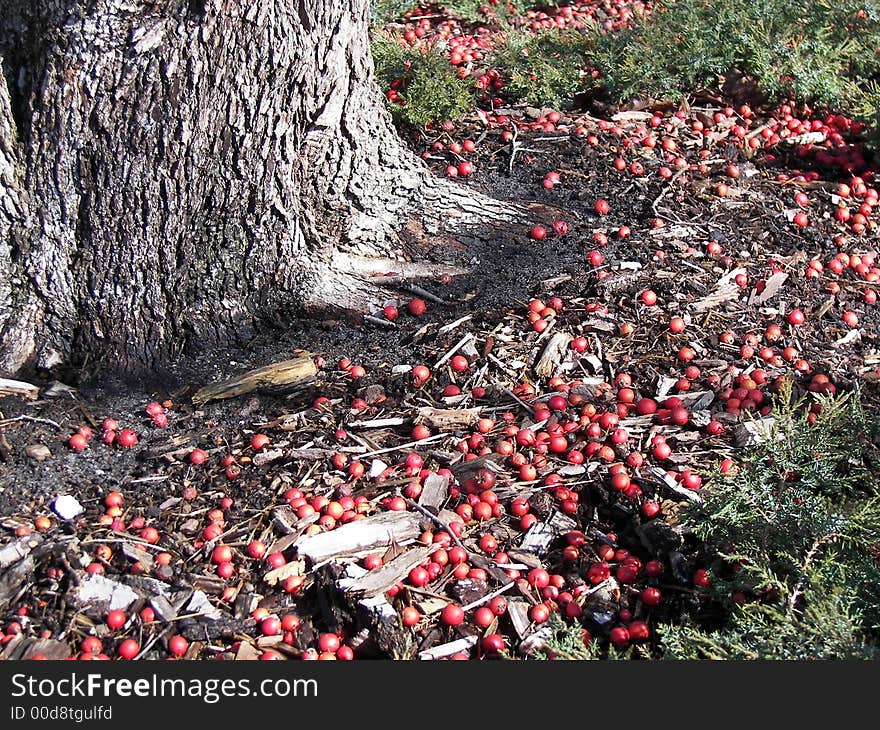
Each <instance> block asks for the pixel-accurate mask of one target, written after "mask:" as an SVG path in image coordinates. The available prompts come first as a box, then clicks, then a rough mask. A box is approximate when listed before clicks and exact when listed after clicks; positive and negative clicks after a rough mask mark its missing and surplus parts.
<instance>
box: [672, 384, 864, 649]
mask: <svg viewBox="0 0 880 730" xmlns="http://www.w3.org/2000/svg"><path fill="white" fill-rule="evenodd" d="M817 402H818V403H819V404H820V406H821V412H820V413H819V414H818V416H817V417H816V418H815V422H814V423H810V422H809V420H808V419H809V409H807V408H804V407H803V406H804V405H805V403H804V401H803V400H795V399H794V398H793V397H792V393H791V388H790V387H786V388H783V389H782V390H781V391H780V394H779V396H778V397H777V399H776V402H775V406H774V413H773V416H774V423H773V424H772V425H771V426H769V427H768V428H767V430H766V433H765V437H766V440H764V441H763V442H761V443H760V444H758V445H756V446H754V447H752V448H751V449H750V450H749V451H748V452H747V453H746V455H745V458H744V459H743V461H742V463H741V465H740V467H739V469H738V470H737V471H736V472H735V473H729V474H727V475H722V474H720V473H719V474H717V475H715V476H714V478H713V479H712V480H711V481H710V483H709V485H708V486H707V488H706V489H705V490H704V491H703V496H704V500H703V501H702V502H701V503H699V504H694V505H690V506H689V507H687V508H686V509H685V510H683V512H682V519H683V524H684V525H685V526H686V527H689V528H690V529H691V530H693V532H694V534H695V535H696V536H698V537H699V538H700V539H702V540H703V541H704V542H705V545H706V547H707V548H708V549H709V550H710V552H711V553H712V554H713V555H714V557H715V560H714V563H713V565H712V569H711V571H710V573H711V575H712V578H713V583H712V587H711V594H712V596H713V597H714V598H715V599H716V600H718V601H719V602H721V603H722V604H723V605H725V606H726V608H727V609H728V611H729V618H728V620H727V622H726V623H725V625H723V626H721V627H713V628H712V629H706V628H704V627H702V626H700V624H699V623H698V621H694V622H692V623H689V624H687V625H684V626H662V627H660V629H659V633H660V635H661V649H662V652H663V655H664V656H665V657H667V658H712V659H716V658H736V659H759V658H760V659H772V658H778V659H805V658H873V657H877V656H880V653H878V644H877V638H878V634H877V630H878V628H880V613H878V606H880V561H878V558H880V551H878V547H880V495H878V480H877V478H876V477H875V475H874V472H873V470H872V469H871V468H870V466H869V461H868V460H869V459H871V458H875V457H876V455H875V454H873V453H872V449H874V448H875V447H873V446H872V444H871V440H870V426H871V424H870V423H869V421H868V419H867V418H866V416H865V412H864V410H863V408H862V407H861V405H860V403H859V400H858V398H857V396H856V395H855V394H853V393H850V394H847V395H844V396H836V397H831V396H820V397H818V399H817Z"/></svg>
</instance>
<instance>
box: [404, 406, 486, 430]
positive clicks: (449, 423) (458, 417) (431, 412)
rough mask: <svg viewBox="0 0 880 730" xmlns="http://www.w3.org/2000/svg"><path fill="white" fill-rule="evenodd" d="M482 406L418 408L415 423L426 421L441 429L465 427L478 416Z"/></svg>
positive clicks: (475, 420)
mask: <svg viewBox="0 0 880 730" xmlns="http://www.w3.org/2000/svg"><path fill="white" fill-rule="evenodd" d="M481 411H482V408H461V409H454V408H431V407H430V406H425V407H423V408H419V410H418V415H417V416H416V419H415V420H416V423H427V424H428V425H429V426H432V427H434V428H438V429H440V430H441V431H445V430H450V429H456V428H467V427H468V426H471V425H473V424H474V423H476V422H477V420H478V419H479V418H480V413H481Z"/></svg>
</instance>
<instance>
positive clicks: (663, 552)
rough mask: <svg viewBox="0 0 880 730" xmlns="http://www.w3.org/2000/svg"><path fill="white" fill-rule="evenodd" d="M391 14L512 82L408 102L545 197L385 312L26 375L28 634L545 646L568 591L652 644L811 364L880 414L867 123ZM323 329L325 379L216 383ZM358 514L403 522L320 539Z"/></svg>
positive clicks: (700, 588)
mask: <svg viewBox="0 0 880 730" xmlns="http://www.w3.org/2000/svg"><path fill="white" fill-rule="evenodd" d="M605 5H606V6H607V8H606V11H607V12H609V13H610V12H611V11H612V10H614V9H615V8H617V9H618V10H619V9H620V8H623V7H625V6H626V3H618V4H609V3H606V4H605ZM586 6H591V4H589V3H581V4H578V5H577V6H576V8H578V9H581V8H583V7H586ZM608 8H610V9H611V10H608ZM559 12H560V13H562V11H559ZM612 14H613V13H612ZM554 17H555V16H553V15H544V16H543V17H542V16H541V15H534V16H532V17H531V18H530V19H529V22H530V23H532V24H533V26H534V30H535V32H540V30H541V28H542V27H543V26H542V25H541V23H547V22H550V23H551V24H553V23H555V24H558V23H556V22H555V21H554V20H553V18H554ZM566 17H569V16H566ZM570 17H572V18H574V19H575V20H576V19H577V17H578V12H575V13H573V14H570ZM560 22H562V23H563V24H564V23H565V22H573V21H565V20H563V21H560ZM444 29H446V30H444ZM391 30H392V31H393V32H396V33H398V34H400V35H401V36H403V35H404V34H407V35H406V38H407V39H408V40H407V41H406V42H411V43H421V42H425V43H427V42H437V41H436V39H437V37H438V36H441V37H442V34H443V33H446V34H447V37H448V38H452V39H455V40H456V43H455V44H454V45H453V46H450V54H452V53H455V52H456V48H458V55H457V56H456V58H455V59H453V60H454V61H455V62H456V64H455V65H456V66H462V67H465V68H466V69H467V71H468V73H474V74H475V75H476V76H477V79H478V83H479V84H480V85H481V88H488V87H492V91H493V92H494V93H497V94H498V97H497V98H493V97H491V95H490V98H489V99H488V103H487V104H486V103H481V108H480V109H475V110H474V111H473V112H472V113H471V114H469V115H468V116H466V117H465V118H464V119H462V120H458V121H454V122H453V121H447V122H444V123H442V124H437V125H434V128H432V129H427V130H426V129H421V130H414V129H409V128H407V129H402V130H401V132H402V134H404V135H405V136H406V137H407V138H408V139H409V140H410V142H411V143H412V146H413V148H414V150H415V151H416V152H418V153H419V154H422V156H423V157H424V158H425V159H426V161H427V163H428V164H429V165H431V166H432V167H433V168H434V169H435V170H436V171H437V174H438V175H447V176H454V177H456V178H457V179H458V180H459V181H460V183H461V184H462V185H467V186H472V187H473V188H475V189H478V190H480V191H483V192H487V193H489V194H491V195H494V196H496V197H499V198H502V199H507V200H511V201H514V202H517V203H523V204H524V203H537V204H539V205H535V206H533V207H532V208H531V209H532V210H533V211H534V220H533V221H531V222H530V223H529V224H526V225H522V226H521V228H520V229H516V230H510V229H505V230H504V231H501V232H499V233H498V234H497V235H496V236H490V237H485V236H484V237H480V236H477V235H475V237H474V241H473V242H471V243H472V248H471V249H470V250H469V251H468V253H467V257H468V258H467V261H466V263H468V264H469V266H470V273H468V274H466V275H463V276H461V277H455V278H454V279H451V280H449V279H442V280H441V279H437V280H426V281H422V282H420V286H419V287H416V288H415V289H410V290H407V289H404V288H398V289H391V288H390V289H389V298H388V303H387V304H388V306H386V307H385V308H384V310H381V311H377V312H374V313H372V315H370V316H368V317H366V318H364V319H362V320H359V321H356V322H351V321H348V320H345V319H341V320H338V321H323V322H321V321H318V322H316V321H314V320H311V321H303V322H302V323H301V324H298V325H297V326H296V327H294V328H293V329H291V330H290V331H289V332H287V333H285V335H284V336H282V337H280V338H279V337H278V336H277V335H271V336H269V335H267V336H266V338H265V339H263V340H258V341H255V342H252V343H248V344H247V346H243V348H242V350H241V351H240V352H237V353H231V354H230V358H229V360H228V361H227V362H223V363H217V362H215V361H208V360H203V361H197V362H195V363H188V364H186V365H180V366H179V367H178V368H177V369H172V370H171V371H169V372H168V373H163V374H161V377H157V379H156V380H155V381H154V382H148V381H139V382H136V383H124V384H123V383H119V382H116V381H110V380H107V379H102V380H97V381H94V380H93V381H91V382H88V383H83V384H81V385H80V386H79V387H78V388H77V387H70V385H69V383H73V384H74V385H76V383H75V374H73V373H71V374H70V378H68V379H66V380H67V381H68V383H62V382H59V381H57V380H55V381H45V382H41V381H37V380H34V381H33V382H34V383H35V384H36V385H37V386H39V388H40V391H39V396H38V398H37V399H36V400H31V401H29V400H25V399H23V398H19V397H14V396H7V397H5V398H0V515H2V517H0V611H2V614H3V615H2V619H3V620H2V632H3V633H2V635H0V656H3V657H4V658H35V657H36V658H39V657H41V656H44V657H49V658H63V657H68V656H72V657H78V658H81V659H96V658H125V659H131V658H135V657H142V658H145V659H163V658H167V657H169V656H173V657H183V658H187V659H256V658H261V659H296V658H299V659H311V658H337V659H352V658H355V659H360V658H373V657H380V658H387V657H391V658H416V657H422V658H475V659H479V658H493V657H498V656H508V657H517V658H524V657H529V656H534V655H536V652H540V650H541V649H542V647H543V646H544V644H545V642H546V639H547V631H546V627H547V626H548V625H549V624H550V623H551V622H553V623H554V625H558V623H557V622H558V621H560V620H561V621H563V622H564V623H566V624H568V625H570V626H573V627H575V628H581V629H582V630H583V632H584V640H585V641H587V642H590V641H592V642H596V646H598V647H600V648H601V647H607V646H608V645H609V643H612V644H613V645H614V646H616V647H617V648H618V649H625V648H627V647H633V648H634V650H633V653H632V656H635V657H644V658H649V657H653V656H656V655H657V652H656V632H655V629H656V627H657V626H658V625H660V624H663V623H675V622H681V621H683V620H684V619H685V618H687V617H691V618H693V617H697V618H699V619H700V620H711V619H712V617H713V616H715V615H716V614H717V613H718V612H719V610H720V609H719V605H718V604H716V603H715V602H713V600H711V599H710V598H709V595H708V590H707V588H708V586H709V584H710V582H711V574H709V573H707V571H706V568H707V567H708V563H707V556H706V555H705V553H704V550H703V546H702V545H701V544H700V542H699V541H698V540H697V539H696V538H694V536H693V535H691V534H690V533H689V532H688V531H687V530H685V529H682V527H681V526H680V524H679V522H678V519H677V513H678V510H679V507H680V505H681V504H682V503H686V502H688V501H690V500H693V499H699V498H700V493H701V491H702V490H703V489H705V488H707V486H708V487H709V488H710V482H709V480H710V478H711V475H712V474H715V473H719V472H726V471H730V470H731V469H735V468H736V464H737V462H738V459H739V458H740V457H741V455H742V453H743V449H744V448H746V447H747V446H748V444H749V443H750V439H753V438H754V431H753V430H750V429H749V428H748V427H747V424H750V423H752V422H753V421H755V420H756V419H761V418H764V417H768V416H770V415H771V414H772V406H771V402H772V398H773V396H774V394H775V393H776V392H777V391H778V390H779V388H780V387H781V385H782V384H783V382H786V381H787V382H793V383H794V384H795V388H796V390H797V391H798V392H801V393H827V392H835V391H836V392H845V391H849V390H853V389H856V388H857V389H858V390H859V391H860V393H861V396H862V400H863V403H864V404H865V407H866V408H867V409H868V411H869V412H870V413H876V412H877V400H878V399H877V386H876V384H877V382H878V380H880V352H878V312H877V307H876V290H877V281H878V279H880V267H878V262H877V235H876V231H877V219H876V214H875V212H874V211H875V208H876V206H877V200H878V194H877V189H876V187H875V169H876V168H875V163H874V162H872V157H871V155H870V153H869V152H868V151H866V149H865V147H864V144H863V139H862V136H861V135H862V130H861V128H860V125H858V124H857V123H855V122H853V121H851V120H850V119H848V118H845V117H842V116H840V115H835V114H833V113H825V112H819V111H816V110H812V109H809V108H805V107H803V106H801V105H798V104H797V103H791V104H786V105H782V106H779V107H761V106H756V107H755V108H752V106H751V105H748V104H745V103H738V102H739V101H740V100H735V99H725V98H718V97H713V96H711V95H709V94H706V95H704V96H703V97H701V98H699V99H697V100H695V101H694V103H692V104H690V105H685V106H673V105H667V104H660V103H657V104H652V105H648V106H644V105H641V106H640V105H636V106H630V107H626V108H617V107H611V106H609V105H607V104H606V103H599V101H598V100H596V101H595V102H592V101H591V100H589V99H584V100H581V102H579V105H577V106H576V107H574V108H572V109H568V110H559V109H533V108H529V107H526V106H524V105H522V104H519V103H518V102H517V100H516V99H510V98H505V97H504V95H503V94H504V91H503V77H502V76H501V75H500V74H496V73H494V72H493V70H492V69H491V68H483V69H481V68H479V57H476V58H475V57H473V54H472V56H471V57H470V58H468V57H467V56H466V54H464V53H463V52H462V51H463V49H464V50H469V49H475V48H479V47H481V44H485V43H486V42H487V41H486V37H487V34H485V33H474V34H473V35H469V32H470V31H469V27H467V26H462V25H460V24H458V23H456V22H455V21H453V20H450V19H449V18H448V17H444V16H443V15H442V14H440V13H432V14H430V17H429V18H426V19H423V20H417V19H416V20H410V21H409V22H404V23H399V24H396V25H394V26H393V27H392V28H391ZM417 30H418V31H419V33H416V31H417ZM432 39H433V40H432ZM482 76H485V78H482ZM496 82H500V83H496ZM486 101H487V100H486V99H483V100H482V102H486ZM483 107H485V108H483ZM389 273H393V272H389ZM388 279H389V282H390V283H391V284H393V283H394V281H393V279H394V277H393V276H389V277H388ZM295 356H302V357H308V358H311V359H312V361H313V362H314V363H315V364H316V365H317V374H316V375H315V376H314V378H312V379H311V380H310V381H309V382H306V383H303V384H301V385H299V386H298V387H296V388H294V389H293V390H290V391H285V392H275V393H272V392H265V391H257V392H254V393H250V394H247V395H243V396H240V397H237V398H233V399H228V400H220V401H213V402H206V403H200V404H198V405H196V404H194V403H193V402H192V396H193V394H194V393H195V392H196V391H197V389H198V388H199V387H200V386H203V385H206V384H208V383H210V382H213V381H216V380H221V379H223V378H226V377H230V376H233V375H236V374H239V373H242V372H244V371H246V370H248V369H249V368H253V367H257V366H261V365H267V364H271V363H273V362H278V361H281V360H286V359H290V358H293V357H295ZM59 498H60V499H59ZM383 515H384V516H383ZM358 523H361V525H362V526H363V525H374V524H375V525H377V527H374V528H372V529H371V530H368V533H369V537H368V539H371V540H374V544H371V545H369V546H368V547H366V548H364V549H360V550H352V549H351V548H350V547H349V548H347V549H344V550H342V551H341V552H336V553H334V552H333V547H332V541H331V543H330V544H331V548H330V551H329V554H328V555H326V557H322V558H321V559H317V560H312V559H310V558H309V557H307V556H304V555H303V554H302V550H301V548H303V546H304V545H306V544H308V543H307V541H308V540H309V539H310V538H314V537H315V536H317V535H330V536H333V535H334V533H335V534H336V535H339V536H344V535H348V534H350V533H351V530H352V527H356V526H357V525H358ZM377 535H378V537H377ZM304 541H306V542H304ZM343 543H346V540H343V539H342V537H340V543H339V544H343ZM313 544H314V543H313ZM346 544H347V543H346ZM383 570H384V572H382V571H383ZM371 575H372V576H373V578H374V580H373V581H372V582H370V576H371ZM359 581H360V582H359ZM352 586H354V587H352ZM358 586H360V587H358ZM364 586H368V587H367V588H364Z"/></svg>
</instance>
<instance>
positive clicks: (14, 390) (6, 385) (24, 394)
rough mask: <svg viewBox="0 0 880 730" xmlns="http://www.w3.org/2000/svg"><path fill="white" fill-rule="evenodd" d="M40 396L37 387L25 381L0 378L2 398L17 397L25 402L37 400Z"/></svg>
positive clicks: (0, 394)
mask: <svg viewBox="0 0 880 730" xmlns="http://www.w3.org/2000/svg"><path fill="white" fill-rule="evenodd" d="M39 394H40V389H39V388H38V387H37V386H36V385H31V384H30V383H25V382H24V381H23V380H10V379H9V378H0V397H2V396H4V395H17V396H19V397H21V398H24V399H25V400H36V399H37V396H38V395H39Z"/></svg>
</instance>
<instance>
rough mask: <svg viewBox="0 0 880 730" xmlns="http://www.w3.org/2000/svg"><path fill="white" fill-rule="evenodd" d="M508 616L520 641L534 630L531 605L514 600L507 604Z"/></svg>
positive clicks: (518, 599)
mask: <svg viewBox="0 0 880 730" xmlns="http://www.w3.org/2000/svg"><path fill="white" fill-rule="evenodd" d="M507 615H508V616H510V621H511V623H512V624H513V630H514V631H516V633H517V636H519V638H520V639H522V638H525V637H526V636H528V635H529V633H530V632H531V631H533V630H534V627H533V624H532V620H531V619H530V618H529V604H528V601H524V600H523V599H521V598H512V599H510V600H509V601H508V602H507Z"/></svg>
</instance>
